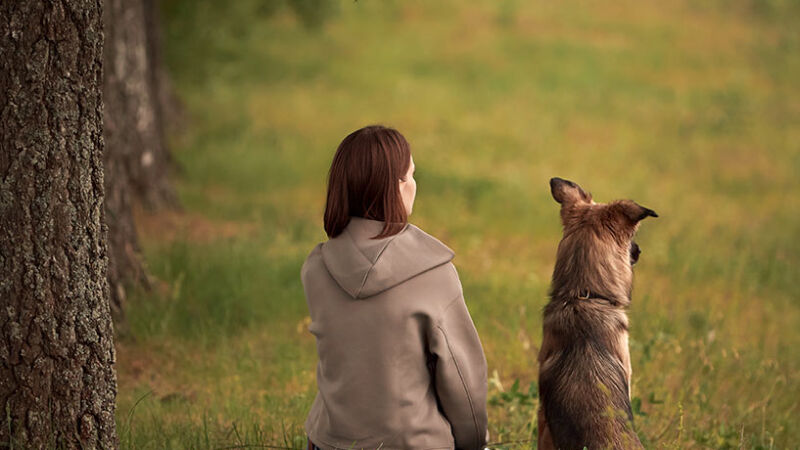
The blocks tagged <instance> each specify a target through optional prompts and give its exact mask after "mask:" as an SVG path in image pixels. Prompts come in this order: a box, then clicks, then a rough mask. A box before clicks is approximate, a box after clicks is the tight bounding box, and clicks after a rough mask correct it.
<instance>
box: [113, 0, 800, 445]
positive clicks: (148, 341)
mask: <svg viewBox="0 0 800 450" xmlns="http://www.w3.org/2000/svg"><path fill="white" fill-rule="evenodd" d="M222 5H223V4H222V3H219V2H211V1H200V2H195V1H188V0H169V1H167V2H165V4H164V13H165V18H166V29H165V32H166V37H167V39H166V40H167V45H168V47H167V49H166V50H167V51H166V54H167V57H168V63H169V67H170V69H171V71H172V74H173V77H174V81H175V85H176V88H177V89H178V91H179V94H180V97H181V99H182V100H183V101H184V102H185V107H186V111H187V115H188V125H187V129H186V130H185V131H184V132H183V133H181V134H178V135H176V136H175V138H174V142H173V148H174V151H175V157H176V159H177V160H178V163H179V164H180V166H181V167H182V172H181V174H180V178H179V181H178V187H179V191H180V196H181V200H182V202H183V204H184V205H185V209H186V210H185V212H184V213H182V214H180V215H176V216H172V217H171V218H168V219H165V218H164V217H163V215H159V216H148V215H144V216H142V218H141V221H140V222H141V224H142V226H141V228H142V239H143V241H144V247H145V253H146V258H147V260H148V262H149V266H150V270H151V271H152V272H153V274H154V275H155V276H156V277H157V278H158V279H159V280H161V282H160V283H159V284H158V286H157V288H156V289H155V290H153V291H151V292H139V293H137V294H136V295H135V296H134V298H132V299H131V301H130V302H129V307H128V314H129V325H130V326H129V330H128V332H127V334H126V335H124V336H122V337H121V339H120V340H119V342H118V377H119V398H118V403H119V406H118V424H119V427H120V430H121V431H120V434H121V439H122V444H123V446H124V447H126V448H218V447H225V446H244V445H253V444H257V445H274V446H278V447H289V448H300V447H302V445H303V431H302V423H303V420H304V418H305V413H306V411H307V409H308V407H309V406H310V403H311V401H312V400H313V397H314V394H315V389H316V387H315V384H314V370H315V358H316V355H315V345H314V340H313V338H312V337H311V336H310V334H309V333H308V331H307V321H306V316H307V311H306V307H305V301H304V298H303V293H302V287H301V286H300V281H299V270H300V266H301V264H302V262H303V260H304V258H305V256H306V255H307V253H308V252H309V251H310V250H311V248H312V247H313V246H314V245H315V244H316V243H317V242H320V241H323V240H324V238H325V236H324V233H323V231H322V229H321V213H322V208H323V201H324V189H325V176H326V171H327V168H328V165H329V163H330V159H331V157H332V155H333V151H334V149H335V147H336V145H337V144H338V142H339V141H340V140H341V139H342V138H343V137H344V136H345V135H346V134H347V133H349V132H350V131H352V130H354V129H356V128H358V127H360V126H363V125H366V124H369V123H375V122H380V123H385V124H389V125H392V126H395V127H397V128H398V129H399V130H400V131H401V132H403V133H404V134H405V135H406V137H407V138H408V139H409V141H410V142H411V145H412V152H413V154H414V158H415V162H416V164H417V179H418V186H419V192H418V196H417V203H416V205H415V212H414V214H413V216H412V217H411V220H412V222H414V223H416V224H417V225H419V226H421V227H422V228H423V229H425V230H427V231H428V232H430V233H432V234H433V235H435V236H437V237H439V238H440V239H442V240H443V241H444V242H446V243H447V244H448V245H449V246H450V247H451V248H453V249H454V250H455V251H456V254H457V257H456V259H455V263H456V266H457V267H458V269H459V272H460V275H461V279H462V282H463V284H464V291H465V296H466V299H467V304H468V306H469V308H470V312H471V314H472V316H473V318H474V320H475V324H476V327H477V328H478V331H479V333H480V335H481V338H482V341H483V344H484V349H485V352H486V355H487V359H488V362H489V371H490V378H491V382H490V397H491V399H490V431H491V436H492V441H493V442H501V443H505V444H503V445H501V447H502V446H505V447H509V448H511V447H514V448H518V447H531V446H532V445H535V444H533V442H532V441H531V439H532V437H533V440H535V432H536V430H535V426H536V423H535V411H536V407H537V406H538V399H537V398H536V388H535V387H536V386H535V382H536V377H537V370H538V367H537V363H536V353H537V350H538V344H539V342H540V339H541V308H542V306H543V305H544V304H545V302H546V301H547V288H548V284H549V278H550V272H551V270H552V265H553V262H554V256H555V248H556V245H557V242H558V240H559V239H560V229H559V223H558V216H557V214H558V209H557V205H556V204H555V202H554V201H553V200H552V199H551V198H550V194H549V191H548V186H547V180H548V179H549V178H550V177H551V176H562V177H565V178H569V179H572V180H574V181H577V182H578V183H580V184H581V185H582V186H584V187H585V188H587V189H589V190H591V191H592V193H593V195H594V197H595V198H596V199H597V200H599V201H607V200H612V199H615V198H620V197H629V198H633V199H635V200H636V201H638V202H639V203H641V204H643V205H646V206H648V207H650V208H652V209H654V210H656V211H658V213H659V215H660V218H658V219H655V220H649V219H648V221H645V223H643V225H642V228H641V230H640V232H639V236H638V238H637V241H638V243H639V244H640V246H641V248H642V250H643V254H642V258H641V260H640V262H639V264H637V266H636V280H635V288H634V298H633V304H632V306H631V310H630V317H631V357H632V365H633V397H634V399H633V400H634V401H633V403H634V410H635V423H636V428H637V431H638V433H639V435H640V437H641V439H642V441H643V442H645V443H646V445H647V446H648V447H649V448H709V447H710V448H754V449H755V448H764V449H768V448H794V447H796V446H797V445H798V443H800V429H799V428H798V427H797V426H796V421H797V417H798V401H799V400H800V388H798V386H800V382H799V381H800V380H799V379H798V375H800V352H799V351H798V350H797V349H798V348H800V333H798V330H799V329H800V306H799V305H798V301H799V300H800V297H799V296H798V293H797V291H796V289H795V284H796V281H797V280H798V279H800V271H798V267H800V243H798V240H797V239H796V235H797V234H798V232H799V231H800V181H798V178H797V174H798V173H799V172H800V146H798V143H800V126H798V125H800V103H798V98H800V97H799V96H798V94H799V92H798V91H800V85H798V83H797V81H796V80H797V79H800V32H798V28H797V27H796V26H795V25H796V23H797V21H798V19H800V11H799V8H797V6H795V5H794V3H792V2H782V1H768V0H760V1H751V2H745V1H738V2H702V3H697V2H681V1H676V2H667V3H664V2H661V3H652V2H633V1H624V2H615V3H608V2H603V3H601V2H593V1H588V2H587V1H579V2H567V3H563V2H560V3H529V2H521V1H514V0H506V1H503V2H469V3H468V4H467V3H464V2H454V1H452V2H451V1H446V2H422V1H411V2H393V1H392V2H364V1H359V2H342V3H340V4H338V8H335V10H336V11H338V12H337V13H336V14H335V15H333V16H331V17H329V20H328V22H327V24H325V25H324V26H323V27H322V28H321V29H318V30H316V31H314V30H309V29H308V28H307V27H305V26H303V25H302V24H301V23H300V22H298V19H297V18H296V16H295V15H294V14H292V13H291V12H290V11H289V10H288V9H287V8H286V7H282V6H280V4H279V3H276V4H271V5H272V6H270V7H265V6H264V5H265V3H263V2H257V1H255V0H242V1H237V2H227V3H225V4H224V7H223V6H222ZM275 5H277V6H275Z"/></svg>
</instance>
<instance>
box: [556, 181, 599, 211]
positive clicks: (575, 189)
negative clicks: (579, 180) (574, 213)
mask: <svg viewBox="0 0 800 450" xmlns="http://www.w3.org/2000/svg"><path fill="white" fill-rule="evenodd" d="M550 194H551V195H552V196H553V199H554V200H555V201H557V202H558V203H561V205H571V204H573V203H576V202H579V201H583V202H586V203H591V202H592V195H591V194H589V193H587V192H586V191H584V190H583V189H581V187H580V186H578V185H577V184H575V183H574V182H572V181H569V180H565V179H563V178H558V177H556V178H551V179H550Z"/></svg>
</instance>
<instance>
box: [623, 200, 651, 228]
mask: <svg viewBox="0 0 800 450" xmlns="http://www.w3.org/2000/svg"><path fill="white" fill-rule="evenodd" d="M619 208H620V210H621V211H622V214H623V215H624V216H625V218H626V219H628V220H629V221H630V223H632V224H634V225H635V224H637V223H639V222H641V221H642V220H644V218H645V217H658V214H656V212H655V211H653V210H652V209H650V208H645V207H644V206H642V205H640V204H638V203H636V202H634V201H633V200H622V201H620V202H619Z"/></svg>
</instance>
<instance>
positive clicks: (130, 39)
mask: <svg viewBox="0 0 800 450" xmlns="http://www.w3.org/2000/svg"><path fill="white" fill-rule="evenodd" d="M106 24H107V27H106V31H107V32H108V38H109V42H108V45H107V47H106V51H107V55H106V61H108V64H109V65H108V66H107V68H106V82H107V84H108V86H107V87H106V91H107V92H108V91H109V90H112V89H113V90H116V91H117V95H116V98H115V100H117V101H118V102H119V105H118V106H119V108H118V110H119V112H120V115H119V117H116V118H113V119H116V121H112V123H113V124H114V126H115V128H116V129H119V128H130V136H128V139H126V140H125V141H121V142H119V143H117V145H114V146H113V147H111V148H109V152H110V153H117V152H121V153H124V154H125V155H126V157H125V158H124V159H125V163H126V170H127V171H128V175H129V177H130V180H131V186H132V187H133V189H134V193H135V198H137V199H139V200H141V201H142V202H143V203H144V205H145V206H147V207H148V208H151V209H159V208H163V207H172V206H176V204H177V203H176V197H175V193H174V191H173V189H172V186H171V184H170V182H169V156H168V155H167V147H166V145H165V142H164V133H163V132H162V128H161V127H162V123H161V122H162V120H163V119H162V117H161V116H160V112H161V111H160V107H159V105H158V99H157V97H156V92H157V89H156V88H155V87H154V86H153V83H152V80H153V75H152V73H151V66H152V62H151V60H150V58H151V53H152V50H151V49H150V43H149V37H148V36H147V25H146V21H145V5H144V1H143V0H108V2H107V3H106ZM118 145H120V146H122V145H124V146H127V148H126V149H124V150H122V149H118V148H117V146H118Z"/></svg>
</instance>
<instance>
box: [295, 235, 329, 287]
mask: <svg viewBox="0 0 800 450" xmlns="http://www.w3.org/2000/svg"><path fill="white" fill-rule="evenodd" d="M320 264H324V263H323V261H322V243H319V244H317V245H316V246H314V248H313V249H311V253H309V254H308V256H307V257H306V260H305V262H303V267H301V268H300V279H301V280H302V281H303V282H304V283H305V280H306V277H307V276H308V273H309V272H310V271H313V270H315V269H316V268H318V267H320Z"/></svg>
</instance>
